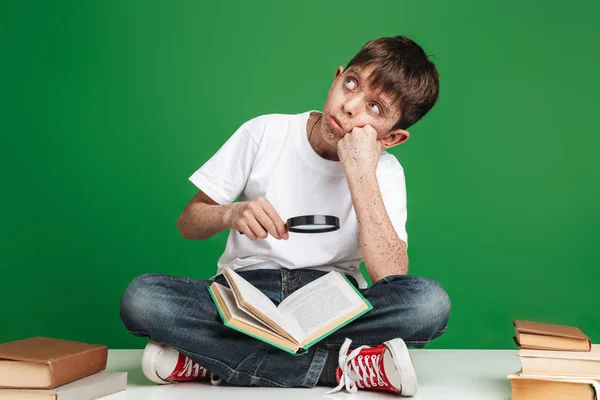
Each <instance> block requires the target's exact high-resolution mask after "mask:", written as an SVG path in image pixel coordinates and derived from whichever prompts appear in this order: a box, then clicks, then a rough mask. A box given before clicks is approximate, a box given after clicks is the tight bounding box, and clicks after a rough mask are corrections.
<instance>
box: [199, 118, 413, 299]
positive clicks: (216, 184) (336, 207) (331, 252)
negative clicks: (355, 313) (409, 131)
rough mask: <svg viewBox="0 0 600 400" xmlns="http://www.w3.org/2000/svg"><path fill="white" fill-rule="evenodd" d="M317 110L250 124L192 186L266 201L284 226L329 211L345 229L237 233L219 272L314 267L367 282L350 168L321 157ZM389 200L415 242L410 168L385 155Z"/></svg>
mask: <svg viewBox="0 0 600 400" xmlns="http://www.w3.org/2000/svg"><path fill="white" fill-rule="evenodd" d="M311 112H318V111H316V110H312V111H307V112H304V113H301V114H267V115H261V116H258V117H255V118H252V119H250V120H249V121H247V122H245V123H244V124H242V125H241V126H240V127H239V128H238V129H237V130H236V131H235V133H234V134H233V135H232V136H231V137H230V138H229V139H228V140H227V141H226V142H225V144H224V145H223V146H222V147H221V148H220V149H219V150H218V151H217V152H216V153H215V154H214V155H213V156H212V157H211V158H210V159H209V160H208V161H207V162H206V163H205V164H204V165H202V167H201V168H199V169H198V170H197V171H196V172H194V174H193V175H192V176H190V178H189V179H190V181H191V182H192V183H194V185H196V186H197V187H198V188H199V189H200V190H202V191H203V192H204V193H206V194H207V195H208V196H209V197H210V198H212V199H213V200H214V201H216V202H217V203H219V204H228V203H232V202H234V201H235V199H236V198H237V197H238V196H240V200H239V201H248V200H253V199H256V198H257V197H259V196H264V197H265V198H266V199H267V200H269V202H270V203H271V204H272V205H273V208H274V209H275V211H277V213H278V214H279V216H280V217H281V219H282V220H283V222H285V221H286V220H287V219H288V218H291V217H295V216H300V215H309V214H325V215H334V216H337V217H338V218H339V220H340V229H338V230H337V231H333V232H326V233H314V234H307V233H295V232H290V233H289V239H288V240H277V239H275V238H273V237H272V236H271V235H270V234H269V236H268V237H267V238H266V239H260V238H259V239H257V240H255V241H252V240H250V239H249V238H248V237H247V236H246V235H242V234H240V233H239V232H238V231H237V230H235V229H231V230H230V232H229V237H228V239H227V244H226V246H225V251H224V252H223V255H222V256H221V258H220V259H219V261H218V270H217V275H219V274H220V273H222V271H223V269H224V268H225V267H230V268H231V269H234V270H250V269H279V268H281V267H284V268H288V269H297V268H311V269H317V270H322V271H331V270H336V271H339V272H341V273H344V274H349V275H351V276H353V277H354V278H355V279H356V280H357V282H358V283H359V287H361V288H366V287H367V282H366V281H365V279H364V277H363V276H362V274H361V272H360V269H359V266H360V263H361V262H362V261H363V256H362V251H361V248H360V242H359V238H358V223H357V219H356V214H355V211H354V206H353V204H352V199H351V196H350V189H349V187H348V182H347V180H346V175H345V173H344V168H343V166H342V163H341V162H339V161H331V160H327V159H325V158H322V157H321V156H319V155H318V154H317V153H316V152H315V151H314V149H313V148H312V146H311V145H310V143H309V142H308V138H307V134H306V126H307V122H308V118H309V116H310V113H311ZM376 176H377V181H378V183H379V187H380V191H381V195H382V198H383V202H384V205H385V208H386V211H387V213H388V216H389V217H390V220H391V222H392V225H393V227H394V229H395V230H396V232H397V233H398V236H399V237H400V239H402V240H403V241H405V242H407V243H408V241H407V234H406V229H405V224H406V215H407V214H406V187H405V180H404V170H403V168H402V166H401V165H400V163H399V162H398V160H397V158H396V157H395V156H394V155H392V154H390V153H388V152H387V151H385V150H382V152H381V154H380V158H379V163H378V165H377V170H376Z"/></svg>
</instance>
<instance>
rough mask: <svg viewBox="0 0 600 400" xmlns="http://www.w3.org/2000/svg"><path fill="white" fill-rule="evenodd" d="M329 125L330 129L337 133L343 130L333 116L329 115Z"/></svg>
mask: <svg viewBox="0 0 600 400" xmlns="http://www.w3.org/2000/svg"><path fill="white" fill-rule="evenodd" d="M329 125H331V127H332V128H333V129H335V130H336V131H338V132H343V131H344V128H343V127H342V124H341V123H340V122H339V121H338V120H337V118H335V117H334V116H332V115H330V116H329Z"/></svg>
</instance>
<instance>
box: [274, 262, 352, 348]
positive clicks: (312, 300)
mask: <svg viewBox="0 0 600 400" xmlns="http://www.w3.org/2000/svg"><path fill="white" fill-rule="evenodd" d="M362 304H364V301H363V299H362V298H361V297H360V296H359V295H358V294H357V293H356V291H355V290H354V288H353V287H352V286H351V284H350V283H348V281H346V280H345V279H344V277H342V275H341V274H340V273H339V272H337V271H332V272H330V273H328V274H327V275H323V276H322V277H320V278H319V279H316V280H315V281H313V282H311V283H309V284H308V285H305V286H303V287H302V288H300V289H298V290H296V291H295V292H294V293H292V294H291V295H290V296H289V297H287V298H286V299H285V300H283V301H282V302H281V304H279V307H278V309H279V312H280V313H281V314H282V315H283V316H284V318H285V319H286V322H288V324H289V325H295V327H297V329H300V331H301V334H302V339H304V338H306V337H308V336H310V335H311V334H313V333H314V332H316V331H317V330H319V329H320V328H322V327H323V326H325V325H327V324H329V323H330V322H332V321H334V320H336V319H338V318H339V317H341V316H343V315H345V314H347V313H348V312H350V311H352V310H354V309H356V308H357V307H359V306H361V305H362ZM295 327H294V328H295Z"/></svg>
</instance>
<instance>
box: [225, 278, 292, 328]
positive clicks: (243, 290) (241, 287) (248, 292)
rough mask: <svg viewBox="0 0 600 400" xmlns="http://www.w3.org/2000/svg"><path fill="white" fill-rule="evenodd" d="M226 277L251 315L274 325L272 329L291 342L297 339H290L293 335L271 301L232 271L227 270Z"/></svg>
mask: <svg viewBox="0 0 600 400" xmlns="http://www.w3.org/2000/svg"><path fill="white" fill-rule="evenodd" d="M224 275H225V278H226V279H227V282H228V283H229V286H230V287H231V288H232V289H233V290H234V291H235V295H236V296H239V298H240V300H241V303H242V304H243V306H245V307H248V308H250V309H251V310H249V312H250V313H251V314H255V315H256V316H257V317H258V318H260V319H261V320H262V322H264V323H266V324H270V325H272V328H273V329H275V330H276V331H277V332H279V333H281V334H282V335H284V336H286V337H289V338H290V339H291V340H293V339H295V338H291V337H290V336H291V333H290V332H289V330H288V327H287V323H286V321H285V319H284V318H283V317H282V316H281V314H280V313H279V310H278V309H277V306H276V305H275V304H274V303H273V302H272V301H271V299H269V298H268V297H267V296H265V294H264V293H263V292H261V291H260V290H258V289H257V288H256V287H254V286H253V285H252V284H251V283H250V282H248V281H247V280H245V279H244V278H242V277H241V276H240V275H239V274H238V273H236V272H235V271H233V270H232V269H230V268H226V269H225V271H224ZM244 311H246V310H244Z"/></svg>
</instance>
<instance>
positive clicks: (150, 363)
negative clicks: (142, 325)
mask: <svg viewBox="0 0 600 400" xmlns="http://www.w3.org/2000/svg"><path fill="white" fill-rule="evenodd" d="M162 349H163V347H162V346H161V345H160V344H158V343H156V342H153V341H152V340H149V341H148V344H147V345H146V348H144V353H143V354H142V372H144V375H146V378H148V379H150V380H151V381H152V382H154V383H157V384H159V385H166V384H169V383H173V382H170V381H166V380H164V379H162V378H161V377H160V376H158V374H157V373H156V368H157V360H158V356H159V355H160V353H161V351H162Z"/></svg>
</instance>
